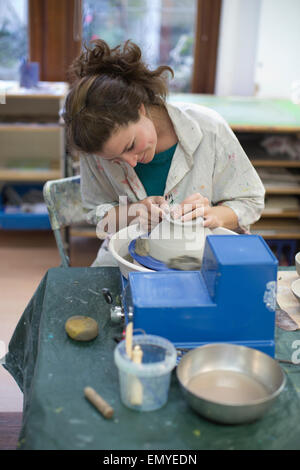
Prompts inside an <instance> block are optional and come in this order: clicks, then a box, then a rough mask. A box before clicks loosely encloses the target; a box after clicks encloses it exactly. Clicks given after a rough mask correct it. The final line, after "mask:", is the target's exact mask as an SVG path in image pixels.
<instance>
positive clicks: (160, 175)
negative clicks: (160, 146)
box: [134, 144, 177, 196]
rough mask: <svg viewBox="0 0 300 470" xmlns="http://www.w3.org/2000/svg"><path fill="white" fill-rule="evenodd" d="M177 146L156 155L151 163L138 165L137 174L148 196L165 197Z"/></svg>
mask: <svg viewBox="0 0 300 470" xmlns="http://www.w3.org/2000/svg"><path fill="white" fill-rule="evenodd" d="M176 147H177V144H175V145H173V147H171V148H169V149H167V150H165V151H164V152H160V153H156V154H155V155H154V158H153V160H152V161H151V162H149V163H144V164H143V163H138V164H137V165H136V167H135V168H134V169H135V172H136V174H137V175H138V177H139V179H140V180H141V182H142V183H143V186H144V188H145V190H146V193H147V196H163V195H164V191H165V187H166V182H167V177H168V173H169V169H170V166H171V162H172V158H173V155H174V153H175V150H176Z"/></svg>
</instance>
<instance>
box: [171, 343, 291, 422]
mask: <svg viewBox="0 0 300 470" xmlns="http://www.w3.org/2000/svg"><path fill="white" fill-rule="evenodd" d="M176 373H177V378H178V381H179V383H180V386H181V389H182V391H183V393H184V396H185V398H186V400H187V402H188V403H189V405H190V406H191V407H192V408H193V409H194V410H195V411H196V412H197V413H199V414H200V415H202V416H204V417H205V418H207V419H210V420H212V421H216V422H219V423H227V424H240V423H246V422H251V421H255V420H257V419H259V418H261V417H262V416H263V414H264V413H265V412H266V411H267V410H268V409H269V408H270V406H271V405H272V404H273V402H274V401H275V400H276V398H277V397H278V396H279V394H280V393H281V391H282V390H283V388H284V386H285V382H286V377H285V374H284V372H283V370H282V369H281V367H280V366H279V364H278V363H277V361H276V360H274V359H272V358H271V357H270V356H268V355H267V354H264V353H262V352H260V351H258V350H256V349H252V348H248V347H245V346H237V345H234V344H223V343H216V344H209V345H205V346H201V347H199V348H196V349H193V350H192V351H189V352H188V353H186V354H185V355H184V356H183V357H182V359H181V360H180V363H179V365H178V366H177V369H176Z"/></svg>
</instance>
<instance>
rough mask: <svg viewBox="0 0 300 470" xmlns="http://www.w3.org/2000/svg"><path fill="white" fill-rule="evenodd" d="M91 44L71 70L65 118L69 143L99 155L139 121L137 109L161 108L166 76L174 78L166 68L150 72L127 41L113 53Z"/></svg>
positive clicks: (103, 44)
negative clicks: (118, 133)
mask: <svg viewBox="0 0 300 470" xmlns="http://www.w3.org/2000/svg"><path fill="white" fill-rule="evenodd" d="M92 44H93V46H92V47H90V48H89V47H87V46H85V48H84V49H85V50H84V51H83V52H82V53H81V54H80V55H79V56H78V57H77V58H76V59H75V60H74V62H73V63H72V65H71V67H70V70H69V78H70V82H71V88H70V91H69V93H68V96H67V99H66V103H65V110H64V113H63V118H64V120H65V123H66V128H67V135H68V141H69V144H70V145H71V147H74V148H76V149H78V150H81V151H83V152H86V153H92V152H99V151H101V149H102V146H103V144H104V143H105V142H106V141H107V140H108V139H109V137H110V136H111V135H112V133H113V132H114V131H115V130H117V129H118V128H120V127H121V126H126V125H128V123H130V122H137V121H138V120H139V109H140V106H141V104H144V106H145V108H146V109H147V108H149V106H153V105H157V106H164V105H165V101H166V96H167V93H168V86H167V76H166V72H170V73H171V75H172V76H173V70H172V69H171V68H170V67H168V66H167V65H164V66H159V67H158V68H157V69H155V70H150V69H149V68H148V67H147V66H146V64H145V63H144V62H143V60H142V54H141V49H140V48H139V47H138V46H137V45H136V44H134V43H133V42H131V41H130V40H128V41H126V42H125V43H124V44H123V46H122V45H119V46H117V47H114V48H112V49H111V48H110V47H109V46H108V44H106V42H105V41H103V40H101V39H97V40H95V41H92Z"/></svg>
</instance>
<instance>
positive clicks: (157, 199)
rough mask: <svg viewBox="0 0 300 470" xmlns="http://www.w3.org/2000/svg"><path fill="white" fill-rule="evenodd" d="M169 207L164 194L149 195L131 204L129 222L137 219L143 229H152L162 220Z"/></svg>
mask: <svg viewBox="0 0 300 470" xmlns="http://www.w3.org/2000/svg"><path fill="white" fill-rule="evenodd" d="M168 207H169V206H168V204H167V203H166V201H165V199H164V197H163V196H149V197H147V198H146V199H143V200H142V201H139V202H135V203H133V204H131V205H130V207H129V210H128V216H129V223H132V222H136V221H137V222H138V223H139V224H140V226H141V228H142V229H143V230H146V231H151V230H153V228H154V227H155V226H156V225H157V224H158V223H159V222H160V221H161V220H162V218H163V217H164V213H165V212H164V211H165V210H167V208H168ZM132 217H133V218H132Z"/></svg>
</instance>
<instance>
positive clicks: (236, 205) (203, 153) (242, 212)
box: [80, 103, 265, 266]
mask: <svg viewBox="0 0 300 470" xmlns="http://www.w3.org/2000/svg"><path fill="white" fill-rule="evenodd" d="M167 110H168V113H169V116H170V118H171V121H172V123H173V126H174V129H175V132H176V134H177V137H178V145H177V147H176V151H175V153H174V156H173V160H172V163H171V167H170V171H169V174H168V177H167V182H166V187H165V191H164V195H167V196H168V200H169V201H172V202H174V203H180V202H182V201H183V200H184V199H185V198H186V197H187V196H190V195H191V194H194V193H196V192H199V193H200V194H202V196H205V197H207V198H208V200H209V201H210V204H211V205H212V206H214V205H218V204H224V205H226V206H228V207H230V208H231V209H232V210H233V211H234V212H235V213H236V215H237V217H238V221H239V226H240V229H241V231H242V232H245V231H248V230H249V226H250V224H252V223H254V222H255V221H257V220H258V219H259V217H260V215H261V212H262V210H263V208H264V194H265V190H264V187H263V184H262V182H261V180H260V178H259V176H258V174H257V172H256V171H255V169H254V167H253V166H252V164H251V162H250V161H249V159H248V157H247V155H246V154H245V152H244V150H243V149H242V147H241V145H240V143H239V141H238V139H237V138H236V136H235V135H234V133H233V132H232V130H231V129H230V127H229V125H228V124H227V123H226V121H225V120H224V119H223V118H222V117H221V116H220V115H219V114H218V113H216V112H215V111H213V110H211V109H209V108H206V107H204V106H199V105H196V104H191V103H176V104H172V105H171V104H167ZM80 174H81V193H82V199H83V204H84V206H85V207H86V208H87V209H90V211H89V213H88V216H87V217H88V220H89V221H90V222H91V223H94V224H96V223H97V222H98V221H99V220H101V218H103V216H104V215H105V214H106V212H107V211H108V210H109V209H110V208H111V207H112V206H116V205H118V204H119V196H127V198H128V203H131V202H138V201H140V200H142V199H145V198H146V197H147V194H146V192H145V189H144V187H143V184H142V183H141V181H140V180H139V178H138V176H137V174H136V173H135V171H134V168H132V167H131V166H130V165H128V164H127V163H125V162H116V161H109V160H104V159H102V158H101V157H99V156H96V155H83V156H81V158H80ZM103 245H104V246H103ZM103 245H102V249H100V252H99V254H98V257H97V261H96V262H95V263H94V264H93V265H94V266H96V265H97V266H98V265H108V263H107V256H108V253H107V250H105V245H106V244H105V243H104V244H103ZM109 257H110V255H109ZM105 258H106V260H105ZM101 260H102V261H101ZM114 264H115V263H111V265H114Z"/></svg>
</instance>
